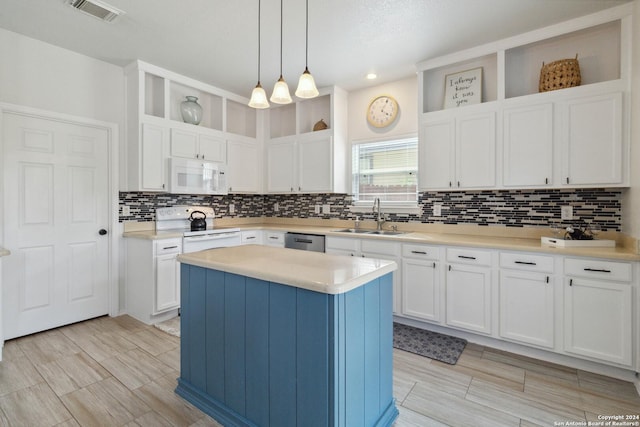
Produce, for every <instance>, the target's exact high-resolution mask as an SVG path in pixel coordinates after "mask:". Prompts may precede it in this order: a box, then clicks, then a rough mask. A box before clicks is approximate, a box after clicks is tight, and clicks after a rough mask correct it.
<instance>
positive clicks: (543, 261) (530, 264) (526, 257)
mask: <svg viewBox="0 0 640 427" xmlns="http://www.w3.org/2000/svg"><path fill="white" fill-rule="evenodd" d="M500 267H502V268H516V269H518V270H527V271H540V272H544V273H553V257H550V256H544V255H532V254H523V253H517V252H501V253H500Z"/></svg>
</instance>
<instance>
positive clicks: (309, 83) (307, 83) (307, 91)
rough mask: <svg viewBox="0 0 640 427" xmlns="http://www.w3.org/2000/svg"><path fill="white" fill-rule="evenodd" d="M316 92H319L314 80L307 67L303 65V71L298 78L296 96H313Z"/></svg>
mask: <svg viewBox="0 0 640 427" xmlns="http://www.w3.org/2000/svg"><path fill="white" fill-rule="evenodd" d="M318 94H319V92H318V88H317V87H316V82H315V80H314V79H313V76H312V75H311V73H310V72H309V69H308V68H306V67H305V69H304V73H302V75H301V76H300V80H299V81H298V88H297V89H296V96H297V97H298V98H315V97H316V96H318Z"/></svg>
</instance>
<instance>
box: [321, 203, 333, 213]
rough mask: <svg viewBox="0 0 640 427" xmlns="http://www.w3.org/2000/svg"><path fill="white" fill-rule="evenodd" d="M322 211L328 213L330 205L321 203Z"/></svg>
mask: <svg viewBox="0 0 640 427" xmlns="http://www.w3.org/2000/svg"><path fill="white" fill-rule="evenodd" d="M322 213H323V214H324V215H329V214H330V213H331V205H322Z"/></svg>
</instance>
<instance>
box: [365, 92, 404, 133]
mask: <svg viewBox="0 0 640 427" xmlns="http://www.w3.org/2000/svg"><path fill="white" fill-rule="evenodd" d="M398 110H399V107H398V101H396V100H395V99H394V98H393V97H391V96H389V95H380V96H377V97H375V98H373V100H372V101H371V102H370V103H369V107H368V108H367V121H368V122H369V124H370V125H371V126H373V127H377V128H383V127H386V126H389V125H390V124H391V123H393V122H394V121H395V120H396V118H397V117H398Z"/></svg>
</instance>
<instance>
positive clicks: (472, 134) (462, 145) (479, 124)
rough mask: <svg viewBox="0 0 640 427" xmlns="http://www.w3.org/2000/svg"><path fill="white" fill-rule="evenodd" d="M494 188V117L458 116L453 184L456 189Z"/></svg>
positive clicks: (485, 114)
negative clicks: (454, 179)
mask: <svg viewBox="0 0 640 427" xmlns="http://www.w3.org/2000/svg"><path fill="white" fill-rule="evenodd" d="M495 185H496V115H495V113H494V112H489V113H482V114H477V115H471V116H467V117H465V116H461V117H459V118H458V119H457V121H456V182H455V186H456V187H459V188H489V187H495Z"/></svg>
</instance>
